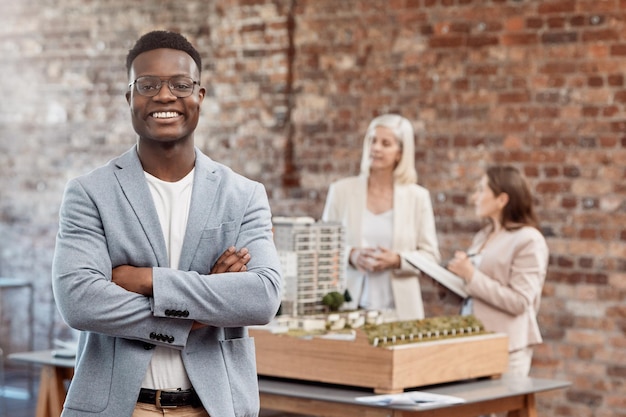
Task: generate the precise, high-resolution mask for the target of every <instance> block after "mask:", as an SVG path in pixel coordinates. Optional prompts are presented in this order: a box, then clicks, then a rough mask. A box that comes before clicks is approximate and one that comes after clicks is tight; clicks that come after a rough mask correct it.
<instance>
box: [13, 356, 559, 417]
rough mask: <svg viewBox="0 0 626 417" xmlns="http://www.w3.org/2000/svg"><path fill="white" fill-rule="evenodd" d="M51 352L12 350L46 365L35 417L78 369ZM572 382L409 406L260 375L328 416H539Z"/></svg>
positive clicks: (445, 388) (291, 401)
mask: <svg viewBox="0 0 626 417" xmlns="http://www.w3.org/2000/svg"><path fill="white" fill-rule="evenodd" d="M52 352H53V351H52V350H45V351H37V352H26V353H13V354H11V355H9V356H8V359H9V360H11V361H14V362H22V363H28V364H37V365H41V366H42V371H41V382H40V386H39V396H38V399H37V412H36V417H59V416H60V415H61V410H62V408H63V402H64V401H65V395H66V383H67V381H68V380H70V379H71V378H72V376H73V374H74V359H65V358H55V357H54V356H53V354H52ZM570 385H571V384H570V383H569V382H567V381H556V380H549V379H537V378H508V377H506V376H504V377H502V378H497V379H481V380H470V381H465V382H455V383H449V384H442V385H437V386H431V387H423V388H421V389H419V390H420V391H424V392H430V393H435V394H444V395H452V396H455V397H460V398H463V399H464V400H465V403H463V404H457V405H439V406H424V407H421V408H417V407H415V406H413V407H412V408H411V407H410V406H376V405H369V404H364V403H361V402H358V401H356V397H362V396H365V395H374V394H373V392H372V390H368V389H358V388H353V387H344V386H338V385H328V384H316V383H311V382H304V381H295V380H285V379H276V378H266V377H261V378H260V379H259V391H260V397H261V408H263V409H270V410H277V411H285V412H290V413H295V414H304V415H319V416H324V417H351V416H354V417H410V416H418V417H462V416H465V417H470V416H479V415H485V414H489V413H495V412H505V411H512V412H513V413H517V415H518V416H520V417H537V410H536V407H535V395H536V394H537V393H541V392H545V391H552V390H557V389H564V388H567V387H569V386H570ZM513 415H515V414H513Z"/></svg>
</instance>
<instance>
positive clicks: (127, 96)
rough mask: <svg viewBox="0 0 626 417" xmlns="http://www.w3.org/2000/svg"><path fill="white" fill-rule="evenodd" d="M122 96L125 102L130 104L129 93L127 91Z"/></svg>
mask: <svg viewBox="0 0 626 417" xmlns="http://www.w3.org/2000/svg"><path fill="white" fill-rule="evenodd" d="M124 96H125V97H126V102H127V103H128V104H130V91H127V92H126V94H124Z"/></svg>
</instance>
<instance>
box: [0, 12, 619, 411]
mask: <svg viewBox="0 0 626 417" xmlns="http://www.w3.org/2000/svg"><path fill="white" fill-rule="evenodd" d="M625 22H626V1H624V0H605V1H597V0H596V1H591V0H589V1H583V0H559V1H533V0H508V1H505V0H492V1H487V0H485V1H479V0H474V1H472V0H389V1H388V0H367V1H365V0H363V1H356V0H355V1H349V0H346V1H336V0H308V1H303V0H294V1H288V0H274V1H270V0H256V1H254V0H239V1H235V0H231V1H228V0H214V1H200V0H191V1H188V2H185V3H182V5H181V3H180V2H173V1H160V2H148V1H136V2H132V5H131V6H129V3H128V2H124V1H121V0H109V1H76V0H59V1H56V2H49V1H34V0H23V1H21V2H12V3H10V4H6V5H3V14H2V17H0V23H2V25H0V52H1V53H2V57H3V58H2V60H1V61H0V69H1V72H0V73H1V74H2V77H1V81H0V93H2V97H3V100H0V236H1V239H0V276H17V277H26V278H30V279H33V280H35V285H36V298H37V303H38V308H37V314H36V330H37V333H36V335H37V338H36V346H37V347H39V348H45V347H47V346H48V338H49V334H48V329H49V328H50V324H51V322H52V320H51V317H50V313H49V311H50V310H49V305H50V299H51V294H50V283H49V280H50V277H49V276H50V272H49V270H50V262H51V257H52V251H53V246H54V234H55V232H56V227H57V225H56V221H57V211H58V205H59V202H60V198H61V193H62V189H63V185H64V184H65V182H66V181H67V179H68V178H70V177H73V176H75V175H78V174H80V173H83V172H86V171H88V170H90V169H92V168H94V167H96V166H98V165H100V164H102V163H103V162H105V161H107V160H108V159H109V158H111V157H112V156H114V155H116V154H118V153H120V152H122V151H123V150H125V149H127V148H128V147H129V146H131V145H132V144H133V143H134V141H135V139H134V134H133V132H132V129H131V128H130V123H129V118H128V115H127V114H128V113H127V112H128V110H127V107H126V102H125V100H124V97H123V93H124V90H125V83H126V75H125V73H124V72H125V71H124V66H123V63H124V56H125V53H126V51H127V50H128V48H130V46H131V45H132V43H133V41H134V40H135V39H136V38H137V37H138V36H139V35H140V34H142V33H144V32H145V31H147V30H151V29H157V28H158V29H161V28H166V29H172V30H179V31H182V32H183V33H185V34H186V35H187V36H188V37H189V38H190V40H192V41H193V42H194V43H195V44H196V45H197V46H198V47H199V49H200V50H201V52H202V54H203V57H204V68H203V80H204V82H205V83H211V86H212V88H211V91H212V94H211V96H210V97H208V98H207V100H205V103H204V107H203V120H202V122H201V124H200V126H199V130H198V133H197V135H196V138H197V143H198V145H199V146H201V147H202V148H203V149H204V150H205V151H206V152H207V153H208V154H209V155H211V156H212V157H213V158H214V159H216V160H219V161H222V162H225V163H227V164H229V165H231V166H232V167H233V168H234V169H235V170H237V171H239V172H241V173H243V174H245V175H248V176H250V177H252V178H255V179H257V180H260V181H262V182H263V183H264V184H266V186H267V188H268V192H269V193H270V198H271V204H272V209H273V211H274V213H275V214H277V215H278V214H281V215H298V214H301V215H311V216H313V217H319V216H320V215H321V211H322V207H323V204H324V199H325V195H326V189H327V187H328V184H329V183H330V182H331V181H333V180H335V179H338V178H341V177H344V176H347V175H353V174H355V173H356V172H357V171H358V164H359V158H360V147H361V140H362V137H363V133H364V129H365V127H366V126H367V124H368V122H369V120H370V119H371V118H372V117H373V116H375V115H377V114H380V113H383V112H390V111H397V112H400V113H402V114H403V115H405V116H406V117H409V118H410V119H411V120H412V121H413V122H414V125H415V127H416V130H417V132H418V135H417V136H418V138H417V154H416V161H417V163H418V172H419V182H420V183H421V184H422V185H424V186H426V187H427V188H428V189H429V190H431V192H432V198H433V205H434V208H435V211H436V216H437V217H436V220H437V228H438V234H439V239H440V245H441V248H442V252H443V254H444V256H449V255H450V254H451V252H452V251H453V250H454V249H456V248H462V247H465V246H466V245H467V243H468V242H469V239H470V238H471V236H472V234H473V233H474V231H475V230H476V228H477V227H478V223H477V221H476V219H475V217H474V214H473V209H472V208H471V207H470V205H469V201H468V196H469V194H470V193H471V191H472V189H473V187H474V185H475V182H476V180H477V179H478V177H479V176H480V174H481V173H482V170H483V168H484V167H485V165H486V164H489V163H492V162H506V163H513V164H515V165H516V166H518V167H520V168H521V169H522V170H523V171H524V172H525V173H526V174H527V176H528V177H529V178H530V180H531V183H532V185H533V187H534V189H535V190H536V200H537V204H538V207H539V216H540V219H541V226H542V228H543V230H544V231H545V233H546V236H547V238H548V244H549V246H550V250H551V262H550V270H549V274H548V279H547V282H546V285H545V288H544V298H543V303H542V307H541V311H540V324H541V327H542V331H543V334H544V337H545V343H544V344H543V345H541V346H540V347H538V348H537V350H536V354H535V360H534V362H533V370H532V374H533V375H534V376H538V377H547V378H559V379H567V380H570V381H571V382H572V383H573V386H572V388H571V389H569V390H566V391H560V392H556V393H548V394H542V395H541V396H539V412H540V415H545V416H583V417H584V416H617V417H618V416H626V400H625V398H626V388H625V383H624V380H625V378H626V335H625V333H626V303H625V299H626V226H625V225H626V200H625V197H626V185H625V184H626V136H625V135H624V130H625V127H626V117H625V116H624V107H625V105H626V83H625V80H624V75H623V68H625V67H626V23H625ZM423 287H424V293H425V295H424V296H425V298H426V302H427V310H428V314H431V315H432V314H446V313H450V312H454V311H455V310H456V306H457V305H456V304H457V302H458V300H457V299H455V297H454V296H451V295H448V296H447V297H446V298H445V299H444V300H439V298H438V296H437V294H436V291H435V289H434V287H433V285H432V283H431V282H429V281H427V280H424V281H423ZM0 297H1V298H0V301H1V302H2V308H1V309H0V310H1V311H0V313H1V320H2V321H1V322H0V323H1V324H2V327H0V346H2V347H3V348H4V349H8V350H17V349H20V348H21V349H23V348H24V347H25V344H26V336H27V332H26V330H25V329H26V326H25V324H26V323H25V321H26V318H25V317H26V315H25V314H22V313H21V311H22V310H24V302H25V300H26V296H25V294H18V293H16V295H11V296H9V295H8V294H4V295H2V296H0ZM18 311H19V312H20V313H19V314H17V313H16V312H18ZM54 319H55V321H56V325H55V328H54V334H53V336H63V335H64V334H65V333H67V330H66V328H65V327H64V326H63V325H62V324H61V323H60V319H59V318H58V317H54Z"/></svg>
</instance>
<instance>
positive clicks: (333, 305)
mask: <svg viewBox="0 0 626 417" xmlns="http://www.w3.org/2000/svg"><path fill="white" fill-rule="evenodd" d="M344 301H345V298H344V296H343V294H341V293H339V292H337V291H332V292H329V293H328V294H326V295H325V296H324V298H322V304H324V305H325V306H327V307H328V309H329V310H330V311H339V308H340V307H341V305H342V304H343V303H344Z"/></svg>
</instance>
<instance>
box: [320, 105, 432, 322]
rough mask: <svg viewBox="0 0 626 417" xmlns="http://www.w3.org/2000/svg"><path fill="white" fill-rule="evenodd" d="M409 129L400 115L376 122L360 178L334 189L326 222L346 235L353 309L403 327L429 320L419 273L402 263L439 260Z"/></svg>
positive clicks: (369, 134)
mask: <svg viewBox="0 0 626 417" xmlns="http://www.w3.org/2000/svg"><path fill="white" fill-rule="evenodd" d="M414 141H415V137H414V133H413V127H412V126H411V123H410V122H409V121H408V120H407V119H405V118H404V117H401V116H399V115H395V114H386V115H382V116H379V117H377V118H375V119H374V120H372V122H371V123H370V125H369V127H368V129H367V132H366V134H365V139H364V141H363V155H362V159H361V172H360V175H359V176H356V177H349V178H344V179H341V180H339V181H337V182H334V183H333V184H331V185H330V188H329V190H328V196H327V198H326V205H325V207H324V214H323V216H322V220H325V221H339V222H342V223H343V225H344V226H345V228H346V255H347V256H346V259H345V263H346V280H347V287H348V291H349V292H350V295H351V297H352V301H351V302H349V303H348V304H347V305H346V307H347V308H356V307H362V308H366V309H376V310H383V311H384V312H386V313H387V314H389V315H390V316H391V317H393V318H397V319H400V320H411V319H419V318H423V317H424V307H423V303H422V294H421V290H420V284H419V280H418V274H419V272H418V271H417V270H415V269H414V268H413V267H411V266H410V265H409V264H408V263H407V262H406V261H405V260H404V259H403V257H402V256H401V255H402V253H404V252H411V251H419V252H421V253H422V254H424V255H425V256H427V257H428V258H429V259H431V260H433V261H435V262H438V261H439V259H440V255H439V247H438V243H437V235H436V232H435V218H434V215H433V209H432V204H431V200H430V194H429V192H428V190H426V189H425V188H424V187H421V186H419V185H417V184H416V182H417V172H416V170H415V143H414Z"/></svg>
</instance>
